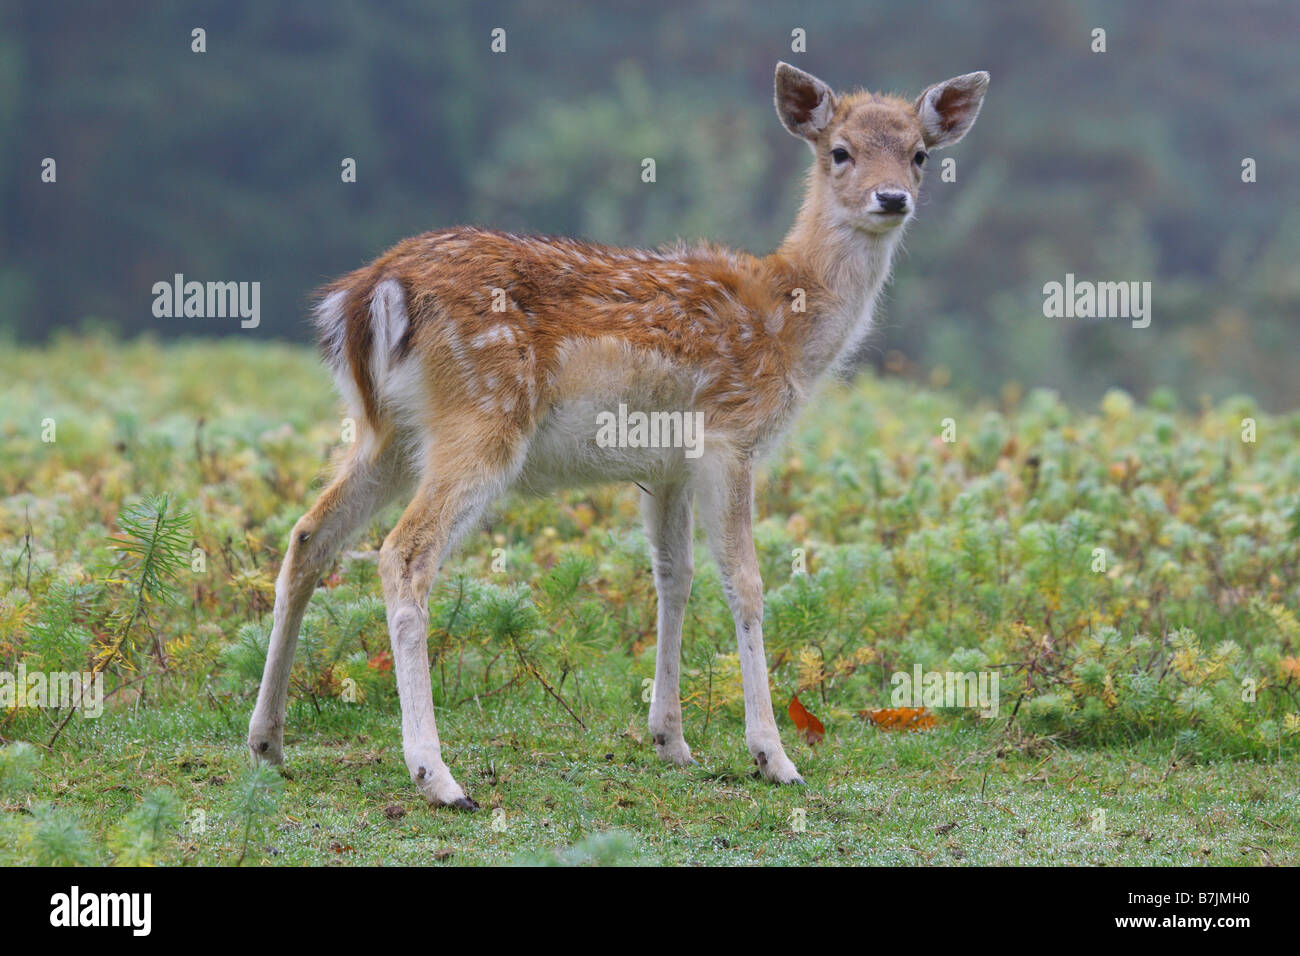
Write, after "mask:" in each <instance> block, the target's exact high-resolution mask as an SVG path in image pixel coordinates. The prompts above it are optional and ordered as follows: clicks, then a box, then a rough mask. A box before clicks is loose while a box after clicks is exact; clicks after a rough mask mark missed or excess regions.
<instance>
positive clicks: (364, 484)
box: [248, 449, 403, 764]
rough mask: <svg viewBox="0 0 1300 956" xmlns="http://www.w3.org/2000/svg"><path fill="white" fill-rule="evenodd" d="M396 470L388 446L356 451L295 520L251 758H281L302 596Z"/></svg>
mask: <svg viewBox="0 0 1300 956" xmlns="http://www.w3.org/2000/svg"><path fill="white" fill-rule="evenodd" d="M401 476H402V472H401V467H400V464H399V463H398V460H397V457H396V456H395V455H394V454H393V453H392V452H391V450H389V449H385V450H384V451H382V452H381V453H380V456H379V458H378V460H366V459H365V458H364V456H363V455H361V454H355V455H354V456H353V457H352V458H350V459H349V460H348V461H347V462H346V463H345V464H344V466H343V471H342V472H341V473H340V474H339V476H338V477H337V478H335V480H334V482H333V483H332V484H331V485H330V486H329V487H328V488H326V489H325V491H323V492H322V493H321V495H320V497H319V498H318V499H317V500H316V504H315V505H313V506H312V508H311V509H310V510H309V511H308V512H307V514H305V515H303V517H302V518H300V519H299V520H298V523H297V524H295V525H294V529H293V533H292V535H290V538H289V548H288V550H287V551H286V552H285V557H284V563H283V564H281V566H280V575H279V577H278V578H277V579H276V584H275V611H274V614H273V623H272V627H271V638H270V641H269V643H268V646H267V653H266V668H265V670H264V671H263V674H262V684H261V686H260V687H259V688H258V692H257V706H256V707H255V708H254V709H253V716H252V718H251V719H250V720H249V724H248V747H249V750H251V751H252V753H253V756H254V758H255V759H257V760H264V761H266V762H267V763H271V764H279V763H281V762H282V761H283V760H284V710H285V701H286V698H287V696H288V693H289V674H290V672H291V671H292V669H293V653H294V650H295V649H296V648H297V646H298V630H299V628H300V627H301V626H302V618H303V613H304V612H305V611H306V609H307V602H308V600H309V599H310V598H311V595H312V592H314V591H315V590H316V584H317V582H318V581H319V580H320V576H321V575H322V574H323V573H324V572H325V570H326V568H328V567H329V565H330V562H331V561H333V560H334V556H335V555H336V554H338V551H339V549H340V548H341V547H342V546H343V545H344V544H345V543H346V542H347V540H348V539H349V538H350V537H351V536H352V535H353V534H354V533H356V532H357V531H359V530H361V528H362V527H363V526H364V525H365V523H366V522H367V521H369V520H370V519H371V518H372V517H374V515H375V513H376V512H377V511H378V510H379V509H380V508H382V507H383V506H384V505H385V504H387V503H388V502H389V501H390V500H392V498H393V496H394V495H395V494H396V493H397V491H398V490H400V488H401V487H402V484H403V480H402V477H401ZM304 535H306V538H305V539H304V537H303V536H304Z"/></svg>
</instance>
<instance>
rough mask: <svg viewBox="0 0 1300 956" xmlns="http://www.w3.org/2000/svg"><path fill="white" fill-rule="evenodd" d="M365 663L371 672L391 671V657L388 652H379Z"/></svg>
mask: <svg viewBox="0 0 1300 956" xmlns="http://www.w3.org/2000/svg"><path fill="white" fill-rule="evenodd" d="M366 663H367V664H368V665H369V666H370V669H371V670H376V671H391V670H392V669H393V655H392V654H391V653H389V652H388V651H380V652H379V653H378V654H376V655H375V656H374V657H372V658H370V660H369V661H367V662H366Z"/></svg>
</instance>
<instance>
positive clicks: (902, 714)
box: [858, 707, 938, 730]
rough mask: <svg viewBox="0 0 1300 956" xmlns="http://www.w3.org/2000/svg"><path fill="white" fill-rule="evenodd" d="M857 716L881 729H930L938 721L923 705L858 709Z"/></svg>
mask: <svg viewBox="0 0 1300 956" xmlns="http://www.w3.org/2000/svg"><path fill="white" fill-rule="evenodd" d="M858 716H859V717H862V718H865V719H866V720H869V721H871V722H872V723H873V724H875V725H876V726H877V727H879V728H880V729H881V730H930V729H932V728H934V727H935V726H936V725H937V724H938V721H937V720H935V717H934V714H932V713H930V712H929V711H928V710H926V709H925V708H924V707H881V708H879V709H878V710H860V711H858Z"/></svg>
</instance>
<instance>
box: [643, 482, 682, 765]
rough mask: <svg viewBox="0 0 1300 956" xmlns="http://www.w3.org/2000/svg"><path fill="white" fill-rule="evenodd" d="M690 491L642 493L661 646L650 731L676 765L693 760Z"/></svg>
mask: <svg viewBox="0 0 1300 956" xmlns="http://www.w3.org/2000/svg"><path fill="white" fill-rule="evenodd" d="M691 499H692V496H691V492H690V490H689V489H688V487H687V486H686V485H685V484H680V483H679V484H664V485H660V486H658V487H656V488H655V490H654V493H653V494H643V495H642V496H641V509H642V513H643V514H644V517H645V530H646V537H647V538H649V539H650V559H651V563H652V564H653V565H654V575H655V590H656V592H657V593H658V599H659V613H658V634H659V644H658V647H657V648H656V649H655V683H654V694H653V696H652V697H651V699H650V735H651V739H652V740H653V741H654V745H655V750H656V751H657V752H658V753H659V756H660V757H662V758H664V759H665V760H667V761H668V762H669V763H674V764H677V765H679V766H681V765H684V764H689V763H694V762H695V761H694V760H693V759H692V758H691V748H690V747H688V746H687V745H686V739H685V738H684V737H683V736H682V701H681V690H680V684H679V682H680V673H681V650H682V620H683V618H684V617H685V615H686V602H687V600H688V599H689V598H690V596H691V579H692V578H693V576H694V574H695V558H694V554H693V546H692V534H691Z"/></svg>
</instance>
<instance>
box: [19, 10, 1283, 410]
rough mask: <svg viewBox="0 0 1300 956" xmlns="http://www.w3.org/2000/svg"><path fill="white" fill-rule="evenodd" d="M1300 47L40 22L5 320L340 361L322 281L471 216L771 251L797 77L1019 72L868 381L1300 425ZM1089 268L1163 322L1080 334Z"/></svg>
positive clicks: (582, 16) (48, 18)
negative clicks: (1103, 397)
mask: <svg viewBox="0 0 1300 956" xmlns="http://www.w3.org/2000/svg"><path fill="white" fill-rule="evenodd" d="M1298 25H1300V4H1296V3H1294V2H1262V0H1243V2H1235V3H1223V2H1218V0H1192V2H1182V3H1164V2H1159V3H1157V2H1144V3H1141V4H1133V3H1119V2H1102V0H1078V2H1069V3H1062V2H1028V0H1026V2H1014V3H1013V2H994V3H978V4H977V3H971V2H968V0H936V2H929V3H924V4H910V3H886V2H854V3H844V2H826V3H820V2H801V3H787V4H775V3H755V2H749V0H713V2H703V3H686V2H679V0H660V2H657V3H653V4H632V3H620V2H614V3H606V4H594V3H593V4H579V3H560V2H551V3H548V2H535V0H534V2H522V0H519V2H484V3H443V2H438V3H434V2H427V0H426V2H418V0H389V2H383V3H365V4H363V3H352V2H302V3H264V2H261V3H259V2H253V0H221V2H210V3H190V4H172V3H163V2H149V0H119V2H114V3H78V4H73V3H61V2H48V3H14V2H10V0H6V2H4V3H3V4H0V143H3V150H0V221H2V222H3V231H2V234H0V334H2V335H4V336H6V337H8V338H13V339H17V340H19V341H27V340H35V341H41V340H45V339H47V338H48V337H49V336H50V335H51V334H52V333H56V332H57V330H60V329H62V328H71V329H73V330H76V329H79V328H82V327H84V325H85V324H86V322H87V321H88V320H89V321H90V322H92V323H98V324H106V325H108V326H110V327H112V328H115V329H117V330H119V331H120V332H121V333H122V334H124V335H137V334H142V333H146V334H153V335H156V336H159V337H174V336H185V337H192V336H208V335H225V334H239V335H243V336H255V337H262V338H267V339H291V340H298V341H305V340H306V339H307V338H308V326H307V322H306V320H305V315H306V308H305V307H306V303H307V297H308V294H309V293H310V291H311V290H312V289H313V288H315V287H316V286H318V285H320V284H321V283H323V282H324V281H326V280H327V279H329V278H330V277H332V276H334V275H336V274H338V273H340V272H343V271H346V270H349V269H352V268H354V267H356V266H357V265H359V264H361V263H362V262H363V261H365V260H367V259H368V258H370V257H372V256H374V255H376V254H377V253H379V252H380V251H382V250H383V249H385V248H386V247H388V246H389V245H391V244H393V243H394V242H396V241H397V240H399V239H401V238H402V237H404V236H407V235H409V234H412V233H416V232H421V231H424V230H427V229H431V228H435V227H439V226H444V225H450V224H455V223H465V222H475V223H480V224H484V225H491V226H498V227H502V228H509V229H515V230H526V231H531V232H539V233H562V234H577V235H581V236H583V237H586V238H589V239H592V240H596V241H602V242H609V243H614V244H618V245H655V244H658V243H661V242H665V241H668V240H671V239H673V238H675V237H677V236H679V235H680V236H683V237H688V238H693V237H707V238H710V239H713V240H717V241H720V242H726V243H730V244H735V245H738V246H742V247H744V248H746V249H749V250H750V251H754V252H758V253H765V252H767V251H770V250H771V249H772V248H773V247H774V246H775V245H776V244H777V243H778V242H779V240H780V238H781V236H782V235H783V233H784V231H785V230H786V229H787V228H788V226H789V225H790V222H791V220H792V218H793V215H794V212H795V209H796V207H797V202H798V197H799V194H800V185H801V180H802V173H803V170H804V168H805V167H806V165H807V163H808V158H809V157H808V152H807V150H806V149H805V148H804V147H803V146H801V145H800V144H799V143H797V142H796V141H794V140H793V139H791V138H790V137H789V136H788V135H787V134H786V133H785V132H784V131H783V130H782V129H781V127H780V125H779V123H778V121H777V119H776V117H775V115H774V114H773V110H772V105H771V86H772V70H773V66H774V64H775V62H776V61H777V60H778V59H785V60H788V61H790V62H792V63H794V64H795V65H797V66H799V67H801V68H803V69H806V70H808V71H810V72H813V73H815V74H817V75H818V76H820V77H822V78H823V79H825V80H827V81H828V82H830V83H831V84H832V85H835V86H837V87H850V86H858V85H864V86H868V87H871V88H873V89H884V90H892V91H898V92H904V93H906V94H908V95H909V96H915V95H916V94H917V93H919V92H920V90H921V89H922V88H924V86H926V85H927V84H929V83H932V82H935V81H938V80H941V79H944V78H946V77H949V76H951V75H954V74H958V73H965V72H968V71H971V70H977V69H986V70H989V71H990V72H991V73H992V75H993V81H992V85H991V89H990V93H989V97H988V100H987V101H986V104H985V108H984V111H983V113H982V115H981V117H980V121H979V123H978V124H977V125H976V127H975V129H974V131H973V133H972V134H971V135H970V136H969V137H968V138H967V140H966V141H965V142H964V143H962V144H961V145H960V146H958V147H957V148H956V149H955V150H953V151H951V152H948V153H941V154H938V157H937V158H942V157H943V156H954V157H955V158H956V159H957V172H958V177H957V181H956V182H954V183H944V182H940V181H939V178H938V176H937V175H936V172H937V166H936V168H935V169H932V170H931V175H930V176H929V177H928V178H927V183H926V186H925V189H924V193H923V197H922V201H923V206H922V208H921V211H920V217H919V221H918V222H917V223H915V224H914V226H913V228H912V230H911V232H910V235H909V239H908V243H907V254H906V256H905V257H903V258H902V259H901V261H900V262H899V264H898V267H897V270H896V274H895V281H894V283H893V286H892V288H891V291H890V293H889V296H888V298H887V300H886V301H885V302H883V303H882V311H881V313H880V321H881V325H882V329H881V331H880V332H879V333H877V334H876V336H875V337H874V338H873V339H872V341H871V342H870V343H869V346H868V347H867V349H866V350H865V351H864V353H863V356H862V358H863V361H865V362H869V363H872V364H875V365H876V366H877V367H879V368H882V369H884V370H886V371H888V372H890V373H894V374H902V375H907V376H911V377H918V378H921V379H924V380H928V381H931V382H934V383H935V384H946V383H948V382H951V385H952V387H954V388H956V389H958V390H959V391H960V392H962V393H964V394H969V395H971V396H978V395H987V396H995V395H997V394H998V392H999V390H1000V389H1002V388H1003V387H1004V386H1005V385H1006V384H1007V383H1019V384H1020V385H1023V386H1025V387H1030V386H1039V385H1042V386H1048V387H1052V388H1055V389H1058V390H1059V391H1060V392H1062V393H1063V394H1064V395H1065V396H1066V397H1067V398H1070V399H1075V400H1091V399H1093V398H1095V397H1096V396H1098V395H1099V394H1101V392H1102V391H1104V389H1105V388H1107V387H1109V386H1112V385H1116V386H1120V387H1123V388H1126V389H1128V390H1130V391H1132V392H1134V393H1136V394H1138V395H1139V396H1141V395H1146V394H1148V393H1149V392H1151V391H1152V390H1153V389H1155V388H1158V387H1166V388H1171V389H1173V390H1174V391H1175V392H1176V393H1177V394H1178V395H1179V396H1181V398H1182V399H1183V400H1184V401H1185V402H1189V403H1194V402H1196V401H1197V400H1198V399H1199V397H1200V396H1202V395H1210V396H1214V397H1216V398H1221V397H1223V396H1225V395H1229V394H1233V393H1237V392H1247V393H1250V394H1252V395H1254V396H1255V397H1256V398H1258V399H1259V400H1260V401H1261V402H1262V403H1263V404H1264V405H1265V406H1266V407H1270V408H1273V409H1289V408H1294V407H1297V406H1300V375H1297V374H1296V368H1295V366H1296V360H1297V357H1300V321H1298V319H1297V316H1298V315H1300V270H1298V269H1297V267H1296V264H1297V261H1298V260H1300V216H1298V215H1297V209H1298V207H1300V203H1297V200H1298V199H1300V141H1298V140H1300V136H1298V135H1297V133H1298V132H1300V82H1297V80H1298V79H1300V77H1298V76H1297V65H1296V64H1297V55H1296V50H1297V41H1298V40H1300V30H1298V29H1297V26H1298ZM195 27H202V28H203V29H205V30H206V33H207V36H206V43H207V51H206V52H205V53H202V54H199V53H194V52H191V30H192V29H193V28H195ZM496 27H502V28H504V29H505V30H506V38H507V45H506V51H505V52H504V53H493V52H492V51H491V49H490V42H491V38H490V33H491V31H492V30H493V29H494V28H496ZM1098 27H1100V28H1103V29H1105V31H1106V47H1107V49H1106V52H1105V53H1093V52H1092V50H1091V44H1092V36H1091V33H1092V31H1093V29H1094V28H1098ZM796 28H802V29H803V30H805V31H806V35H807V51H806V52H802V53H799V52H792V50H791V31H792V30H794V29H796ZM647 156H649V157H654V159H655V160H656V164H657V182H655V183H653V184H646V183H643V182H642V181H641V177H640V173H641V160H642V159H643V158H644V157H647ZM45 157H53V158H55V159H56V161H57V173H58V179H57V183H56V184H48V183H43V182H42V181H41V164H42V160H43V159H44V158H45ZM344 157H352V158H354V159H355V160H356V163H357V182H356V183H344V182H342V181H341V176H340V172H341V167H340V163H341V161H342V160H343V158H344ZM1245 157H1251V158H1253V159H1254V160H1256V162H1257V164H1258V182H1256V183H1253V184H1252V183H1244V182H1243V181H1242V176H1241V166H1242V160H1243V158H1245ZM1067 272H1072V273H1074V274H1075V275H1076V276H1077V277H1078V278H1079V279H1092V280H1097V281H1120V280H1138V281H1148V280H1149V281H1151V282H1152V283H1153V285H1154V308H1153V320H1152V324H1151V326H1150V328H1147V329H1133V328H1131V327H1130V325H1129V323H1128V322H1127V321H1124V320H1113V319H1112V320H1094V321H1088V320H1081V319H1050V318H1045V317H1044V316H1043V314H1042V304H1043V293H1042V287H1043V284H1044V283H1045V282H1049V281H1053V280H1055V281H1061V280H1063V278H1064V276H1065V274H1066V273H1067ZM175 273H183V274H184V275H185V276H186V278H187V279H197V280H200V281H210V280H219V281H258V282H260V283H261V297H262V298H261V308H262V321H261V326H260V327H259V328H257V329H255V330H247V331H244V330H241V329H240V328H239V322H238V320H231V319H157V318H155V317H154V316H153V314H152V311H151V306H152V303H153V294H152V292H151V288H152V286H153V284H154V283H155V282H158V281H170V280H171V277H172V276H173V274H175Z"/></svg>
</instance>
